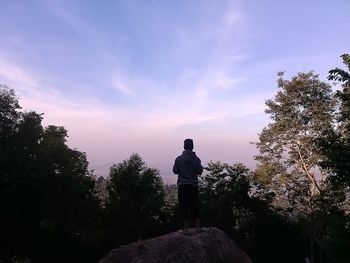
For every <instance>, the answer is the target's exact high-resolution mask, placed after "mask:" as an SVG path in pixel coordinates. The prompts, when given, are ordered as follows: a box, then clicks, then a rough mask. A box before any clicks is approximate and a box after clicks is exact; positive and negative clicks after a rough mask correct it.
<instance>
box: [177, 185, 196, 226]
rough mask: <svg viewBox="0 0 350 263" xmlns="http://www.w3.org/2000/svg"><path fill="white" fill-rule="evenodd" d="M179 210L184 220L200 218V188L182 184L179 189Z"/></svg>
mask: <svg viewBox="0 0 350 263" xmlns="http://www.w3.org/2000/svg"><path fill="white" fill-rule="evenodd" d="M178 199H179V209H180V214H181V216H182V219H183V220H188V219H189V218H190V217H191V218H193V219H194V218H199V198H198V187H196V186H193V185H190V184H181V185H179V188H178Z"/></svg>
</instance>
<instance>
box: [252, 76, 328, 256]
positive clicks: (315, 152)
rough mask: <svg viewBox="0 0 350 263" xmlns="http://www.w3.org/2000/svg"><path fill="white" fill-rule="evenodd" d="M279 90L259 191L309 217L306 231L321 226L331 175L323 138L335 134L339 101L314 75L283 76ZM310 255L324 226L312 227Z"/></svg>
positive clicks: (271, 109)
mask: <svg viewBox="0 0 350 263" xmlns="http://www.w3.org/2000/svg"><path fill="white" fill-rule="evenodd" d="M278 76H279V78H278V82H277V83H278V88H279V91H278V92H277V95H276V96H275V98H274V99H270V100H268V101H266V105H267V109H266V111H265V112H266V113H267V114H269V116H270V118H271V120H272V121H271V123H269V124H268V125H267V127H265V128H264V129H263V130H262V132H261V133H260V134H259V142H258V143H257V144H256V145H257V148H258V149H259V151H260V154H259V155H258V156H257V157H256V159H257V160H258V161H259V165H258V168H257V170H256V172H255V174H254V177H255V181H256V182H257V185H258V186H259V187H258V189H268V190H269V191H272V192H273V193H274V194H275V199H276V201H278V202H281V201H284V204H283V207H284V208H289V210H285V211H287V212H289V214H290V212H292V214H291V215H292V216H293V217H296V219H297V220H301V218H304V219H305V220H306V222H307V225H306V226H305V229H307V228H308V227H309V226H315V225H317V220H318V217H317V216H316V215H317V213H318V212H319V202H320V200H322V198H323V194H324V192H326V191H325V179H326V178H327V176H328V175H329V174H328V171H327V170H324V169H323V167H321V165H320V164H321V163H322V162H323V161H325V159H326V157H325V154H324V152H323V151H322V147H321V146H320V145H319V143H318V142H319V140H320V139H321V138H324V137H326V136H328V135H329V134H331V133H332V132H333V129H334V127H333V117H334V100H333V96H332V91H331V86H330V85H328V84H326V83H324V82H322V81H320V80H319V77H318V75H316V74H314V73H313V72H309V73H298V74H297V76H295V77H293V78H292V79H291V80H286V79H284V78H283V73H279V74H278ZM311 229H312V231H311V232H309V233H307V235H308V237H309V239H310V242H311V243H310V246H311V248H310V251H311V252H310V255H311V260H312V262H314V251H315V248H314V243H315V242H318V245H319V246H320V242H319V241H320V239H319V238H317V237H318V234H319V233H320V231H321V229H320V228H315V227H311Z"/></svg>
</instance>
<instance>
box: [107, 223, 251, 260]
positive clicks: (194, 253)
mask: <svg viewBox="0 0 350 263" xmlns="http://www.w3.org/2000/svg"><path fill="white" fill-rule="evenodd" d="M116 262H120V263H124V262H125V263H130V262H132V263H146V262H147V263H156V262H157V263H158V262H164V263H172V262H182V263H186V262H191V263H197V262H198V263H207V262H208V263H209V262H232V263H252V261H251V260H250V259H249V257H248V256H247V255H246V254H245V253H244V252H243V251H242V250H240V249H239V248H238V247H237V246H236V245H235V243H234V242H233V241H232V240H231V239H230V238H229V237H228V236H227V235H226V234H225V233H224V232H223V231H221V230H219V229H217V228H215V227H210V228H204V229H203V231H202V232H200V233H197V232H196V231H195V229H191V230H190V235H184V234H183V233H182V231H177V232H173V233H170V234H167V235H163V236H159V237H156V238H153V239H149V240H145V241H142V242H138V243H132V244H129V245H125V246H121V247H119V248H116V249H113V250H112V251H110V252H109V254H108V255H107V256H106V257H105V258H103V259H102V260H100V263H116Z"/></svg>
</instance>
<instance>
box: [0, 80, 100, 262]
mask: <svg viewBox="0 0 350 263" xmlns="http://www.w3.org/2000/svg"><path fill="white" fill-rule="evenodd" d="M0 105H1V108H0V133H1V137H0V211H1V217H0V233H1V235H0V250H1V251H0V256H1V257H2V258H3V260H4V261H10V260H12V259H13V258H18V257H19V258H21V257H22V258H27V259H30V260H32V261H34V262H48V261H50V262H56V261H60V262H62V261H65V262H71V261H75V260H77V259H78V258H86V259H88V260H90V261H94V259H95V260H96V259H97V257H98V256H99V255H97V254H98V252H97V247H98V244H97V243H95V242H98V241H96V240H100V239H101V238H99V239H98V238H96V237H97V236H99V235H101V233H100V232H99V231H98V227H100V226H98V220H99V219H98V216H99V214H100V213H101V210H100V207H99V203H98V200H97V198H96V197H95V194H94V178H93V177H92V175H91V173H90V171H89V170H88V162H87V160H86V154H85V153H82V152H80V151H77V150H75V149H70V148H69V147H68V146H67V145H66V139H65V138H66V137H67V131H66V130H65V129H64V128H63V127H57V126H48V127H46V128H44V127H43V126H42V124H41V121H42V115H41V114H37V113H36V112H33V111H32V112H21V111H19V109H20V106H19V103H18V100H17V97H16V96H15V93H14V91H13V90H12V89H10V88H8V87H5V86H1V87H0ZM57 248H59V249H60V253H57ZM94 253H95V254H94Z"/></svg>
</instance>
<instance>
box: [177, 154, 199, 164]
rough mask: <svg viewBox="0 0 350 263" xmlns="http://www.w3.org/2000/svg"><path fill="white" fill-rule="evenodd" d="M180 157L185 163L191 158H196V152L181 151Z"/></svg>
mask: <svg viewBox="0 0 350 263" xmlns="http://www.w3.org/2000/svg"><path fill="white" fill-rule="evenodd" d="M181 158H182V159H183V160H184V162H185V163H190V162H191V161H192V160H194V159H196V158H197V156H196V153H195V152H193V151H183V152H182V154H181Z"/></svg>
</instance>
